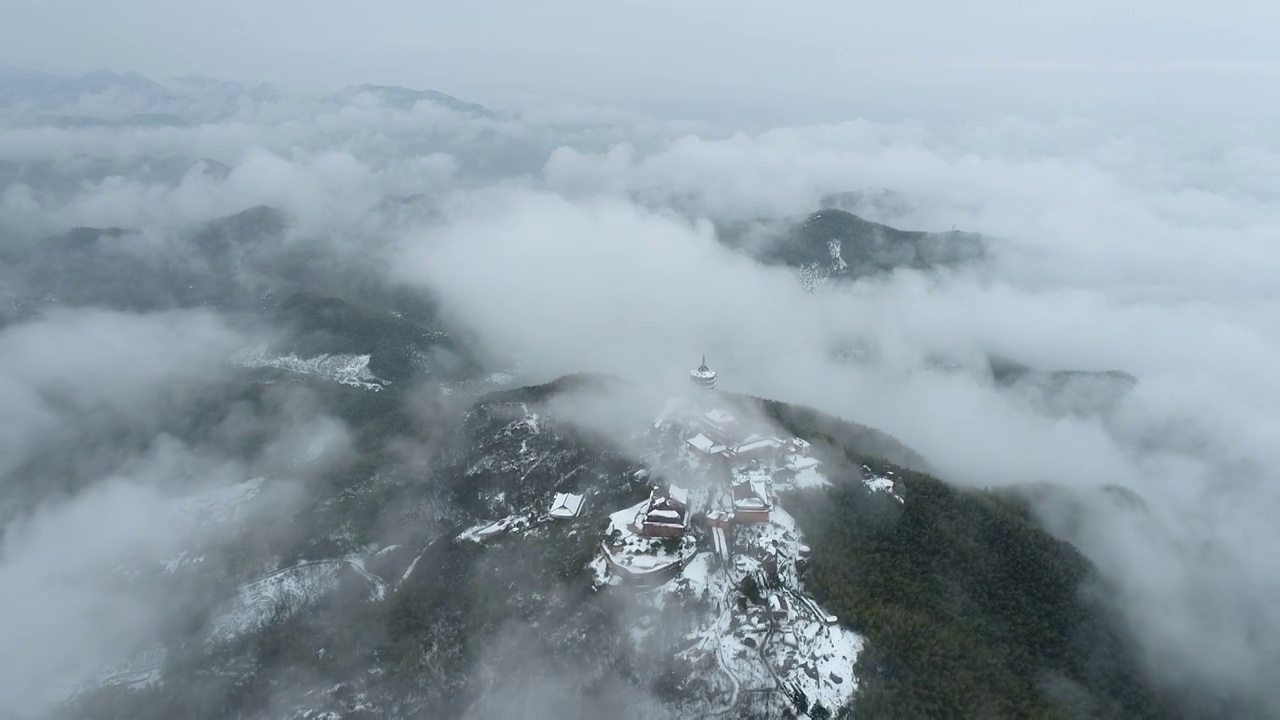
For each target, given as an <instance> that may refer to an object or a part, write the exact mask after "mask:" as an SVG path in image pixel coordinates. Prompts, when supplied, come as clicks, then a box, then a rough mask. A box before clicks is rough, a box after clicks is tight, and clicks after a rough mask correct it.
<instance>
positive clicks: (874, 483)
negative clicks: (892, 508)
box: [862, 476, 906, 503]
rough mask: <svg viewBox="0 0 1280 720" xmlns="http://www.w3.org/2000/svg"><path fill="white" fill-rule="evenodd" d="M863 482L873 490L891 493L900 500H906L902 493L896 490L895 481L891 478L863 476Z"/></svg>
mask: <svg viewBox="0 0 1280 720" xmlns="http://www.w3.org/2000/svg"><path fill="white" fill-rule="evenodd" d="M862 484H863V485H866V486H867V488H868V489H869V490H871V491H872V492H884V493H889V494H890V495H892V496H893V498H894V499H895V500H897V501H898V502H900V503H901V502H906V500H904V499H903V498H902V496H901V495H899V494H898V493H897V492H895V491H894V489H893V488H894V481H893V480H892V479H891V478H887V477H875V476H866V477H863V478H862Z"/></svg>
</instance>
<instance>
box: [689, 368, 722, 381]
mask: <svg viewBox="0 0 1280 720" xmlns="http://www.w3.org/2000/svg"><path fill="white" fill-rule="evenodd" d="M689 375H690V376H692V377H695V378H697V379H699V380H710V379H711V378H713V377H715V376H716V371H715V370H712V369H711V368H709V367H707V366H706V365H703V366H701V367H698V368H696V369H694V370H690V371H689Z"/></svg>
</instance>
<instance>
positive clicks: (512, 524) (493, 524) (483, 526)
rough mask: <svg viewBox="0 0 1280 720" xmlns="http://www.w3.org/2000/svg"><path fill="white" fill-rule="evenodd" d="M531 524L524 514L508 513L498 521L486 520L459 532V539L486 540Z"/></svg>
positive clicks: (522, 528)
mask: <svg viewBox="0 0 1280 720" xmlns="http://www.w3.org/2000/svg"><path fill="white" fill-rule="evenodd" d="M529 525H530V522H529V518H527V517H525V516H524V515H508V516H507V517H504V518H502V519H501V520H497V521H488V520H487V521H485V522H481V523H477V524H475V525H472V526H471V527H469V528H467V529H466V530H463V531H462V532H461V533H459V534H458V539H459V540H470V541H471V542H477V543H478V542H484V541H485V540H488V539H489V538H492V537H497V536H498V535H502V534H503V533H509V532H516V531H519V530H524V529H526V528H528V527H529Z"/></svg>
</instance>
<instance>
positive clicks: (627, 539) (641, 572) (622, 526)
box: [600, 500, 697, 577]
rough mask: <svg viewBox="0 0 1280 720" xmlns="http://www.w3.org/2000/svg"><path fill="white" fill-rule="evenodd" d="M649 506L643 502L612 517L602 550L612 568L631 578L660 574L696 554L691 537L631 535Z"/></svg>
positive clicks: (688, 535)
mask: <svg viewBox="0 0 1280 720" xmlns="http://www.w3.org/2000/svg"><path fill="white" fill-rule="evenodd" d="M648 505H649V501H648V500H644V501H641V502H639V503H637V504H635V505H632V506H631V507H629V508H624V509H622V510H619V511H617V512H615V513H613V514H612V515H610V516H609V528H608V530H607V531H606V533H605V537H604V538H603V540H601V545H600V549H601V552H603V553H604V554H605V560H606V561H607V562H608V563H609V565H610V566H611V567H612V568H613V569H615V570H618V571H620V572H623V573H626V574H628V575H629V576H632V577H641V576H646V575H651V574H654V573H661V572H664V571H667V570H670V569H672V568H674V567H675V566H677V565H679V564H681V563H684V562H686V561H688V559H689V558H691V557H693V554H694V553H695V552H696V550H697V548H696V546H697V540H696V539H695V538H694V536H693V535H692V534H691V533H686V534H685V536H684V537H682V538H677V539H668V538H651V537H645V536H643V535H637V534H636V533H635V532H633V531H632V529H631V528H632V526H634V525H635V524H636V518H637V516H638V515H639V514H640V513H641V512H642V511H643V510H644V509H645V508H646V507H648Z"/></svg>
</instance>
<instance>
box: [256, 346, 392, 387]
mask: <svg viewBox="0 0 1280 720" xmlns="http://www.w3.org/2000/svg"><path fill="white" fill-rule="evenodd" d="M370 359H372V356H371V355H352V354H343V355H329V354H322V355H317V356H315V357H311V358H304V357H299V356H298V355H296V354H294V353H289V354H288V355H276V354H272V353H269V352H267V351H266V350H263V349H260V348H247V349H245V350H242V351H240V352H238V353H236V354H235V355H233V356H232V358H231V362H232V363H234V364H236V365H240V366H243V367H249V368H274V369H276V370H284V371H286V372H291V373H297V374H298V375H306V376H309V377H315V378H319V379H322V380H330V381H333V382H337V383H341V384H343V385H351V386H353V387H358V388H364V389H365V390H373V391H375V392H376V391H378V390H381V389H383V388H384V387H386V386H387V385H388V384H389V383H388V382H387V381H386V380H383V379H381V378H379V377H377V376H376V375H374V374H373V373H372V372H370V371H369V360H370Z"/></svg>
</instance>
